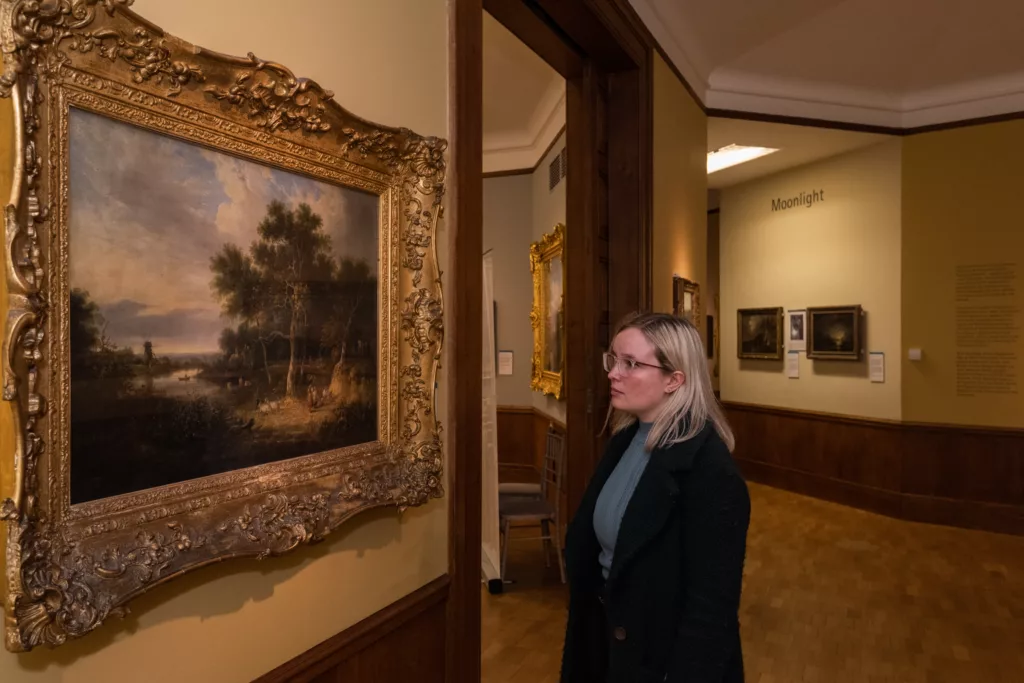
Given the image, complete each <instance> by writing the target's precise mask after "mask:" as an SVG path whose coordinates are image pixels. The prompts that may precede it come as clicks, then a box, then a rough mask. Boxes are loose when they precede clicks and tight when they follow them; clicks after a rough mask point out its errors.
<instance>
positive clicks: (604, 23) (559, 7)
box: [529, 0, 644, 72]
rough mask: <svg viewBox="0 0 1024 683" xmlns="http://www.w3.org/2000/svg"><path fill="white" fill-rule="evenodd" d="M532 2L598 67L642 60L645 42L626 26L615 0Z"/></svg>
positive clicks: (623, 66) (617, 67)
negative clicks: (618, 14) (640, 40)
mask: <svg viewBox="0 0 1024 683" xmlns="http://www.w3.org/2000/svg"><path fill="white" fill-rule="evenodd" d="M529 4H530V5H531V6H532V7H533V10H534V12H536V13H537V14H538V15H539V16H541V17H543V18H544V19H546V21H547V23H548V24H549V25H552V26H555V27H557V29H558V30H559V31H560V32H561V33H562V34H563V35H564V36H565V37H566V39H567V40H568V41H570V42H571V43H572V44H573V45H575V46H577V47H578V49H579V52H580V54H582V55H585V59H586V61H589V62H591V63H592V64H593V66H595V67H597V68H598V69H600V70H602V71H606V72H614V71H620V70H624V69H630V68H633V67H635V66H636V65H637V64H639V63H640V61H639V60H640V59H641V56H640V55H641V53H642V52H643V50H644V45H643V43H642V42H639V41H637V40H635V37H634V36H632V35H631V34H630V33H629V32H628V30H624V27H623V25H622V19H621V17H618V16H616V14H617V12H618V10H617V8H616V6H615V5H616V1H615V0H591V2H565V0H529Z"/></svg>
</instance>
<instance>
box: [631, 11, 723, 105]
mask: <svg viewBox="0 0 1024 683" xmlns="http://www.w3.org/2000/svg"><path fill="white" fill-rule="evenodd" d="M629 4H630V5H632V7H633V10H634V11H635V12H636V14H637V16H639V17H640V20H641V21H643V23H644V25H645V26H647V30H648V31H650V32H651V36H653V38H654V40H655V41H656V43H657V45H655V46H654V47H657V48H660V50H659V51H660V52H661V53H662V55H663V56H664V57H665V59H666V60H667V61H668V62H669V64H670V65H671V66H674V67H675V68H676V71H678V72H679V75H680V76H682V77H683V82H684V84H685V85H688V86H689V87H690V90H692V91H693V94H694V95H695V96H696V97H697V102H698V104H700V105H701V106H703V105H704V101H705V99H706V97H707V91H708V74H707V72H706V71H704V70H702V69H700V68H698V66H697V63H699V59H696V58H695V57H694V56H692V55H689V54H687V52H686V50H685V49H683V46H681V45H680V44H679V42H678V41H677V40H676V39H675V36H673V35H672V32H671V31H669V30H668V28H667V27H666V26H665V21H664V20H663V19H662V18H661V15H660V14H659V13H658V12H657V10H655V9H654V8H653V7H652V6H651V4H650V2H648V0H629Z"/></svg>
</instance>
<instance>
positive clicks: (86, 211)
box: [70, 109, 378, 355]
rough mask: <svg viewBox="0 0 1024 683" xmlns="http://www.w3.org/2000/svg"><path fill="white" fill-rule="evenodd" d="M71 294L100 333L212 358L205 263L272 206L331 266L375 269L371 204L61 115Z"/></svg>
mask: <svg viewBox="0 0 1024 683" xmlns="http://www.w3.org/2000/svg"><path fill="white" fill-rule="evenodd" d="M70 157H71V169H70V170H71V173H70V190H71V192H70V195H71V196H70V200H71V201H70V207H71V210H70V251H71V259H70V260H71V264H70V270H71V273H70V277H71V286H72V287H76V288H80V289H84V290H87V291H88V292H89V295H90V297H91V298H92V300H93V301H95V302H96V303H97V304H98V305H99V306H100V312H101V314H102V315H103V317H104V318H105V319H106V321H107V330H106V333H107V336H108V337H110V339H111V341H112V342H113V343H115V344H117V345H119V346H132V347H134V348H135V350H136V352H138V351H140V350H141V348H142V342H143V341H144V340H145V339H151V340H152V342H153V346H154V351H155V352H156V353H157V354H158V355H163V354H176V353H203V352H214V351H216V350H217V340H218V337H219V335H220V332H221V330H222V329H223V328H224V327H226V326H229V325H233V324H234V323H233V322H232V321H228V320H225V319H222V318H221V315H220V304H219V303H218V301H217V299H216V298H215V296H214V294H213V291H212V289H211V286H210V283H211V280H212V273H211V271H210V257H211V256H213V255H214V254H215V253H217V252H218V251H220V249H221V248H222V246H223V245H224V244H225V243H233V244H236V245H238V246H239V247H241V248H242V249H243V250H245V251H248V248H249V245H250V244H251V243H252V242H253V241H254V240H255V239H256V237H257V235H256V227H257V226H258V225H259V223H260V221H261V220H262V218H263V216H264V215H265V214H266V207H267V204H268V203H270V201H271V200H273V199H278V200H281V201H283V202H284V203H285V204H287V205H290V206H297V205H298V204H299V203H300V202H306V203H308V204H309V205H310V207H312V209H313V211H314V212H315V213H317V214H319V215H320V216H321V217H322V218H323V222H324V224H323V229H324V231H325V232H326V233H327V234H328V235H329V236H330V238H331V246H332V252H333V254H334V256H335V258H338V257H340V256H349V257H351V258H362V259H365V260H366V262H367V263H368V264H369V265H370V267H371V269H372V271H373V272H374V273H376V271H377V225H378V223H377V220H378V219H377V216H378V208H377V202H378V200H377V197H375V196H373V195H369V194H365V193H362V192H358V191H355V190H350V189H344V188H340V187H337V186H334V185H330V184H328V183H323V182H320V181H316V180H312V179H310V178H306V177H303V176H299V175H296V174H292V173H288V172H284V171H280V170H276V169H271V168H268V167H266V166H262V165H259V164H255V163H253V162H250V161H245V160H242V159H238V158H236V157H232V156H229V155H227V154H222V153H219V152H214V151H211V150H207V149H204V148H202V147H199V146H197V145H193V144H190V143H186V142H181V141H178V140H175V139H173V138H170V137H166V136H163V135H159V134H157V133H152V132H149V131H146V130H143V129H140V128H137V127H135V126H130V125H128V124H123V123H120V122H116V121H112V120H110V119H107V118H104V117H101V116H98V115H96V114H92V113H88V112H84V111H81V110H78V109H72V116H71V152H70Z"/></svg>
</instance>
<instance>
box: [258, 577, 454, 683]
mask: <svg viewBox="0 0 1024 683" xmlns="http://www.w3.org/2000/svg"><path fill="white" fill-rule="evenodd" d="M449 583H450V580H449V577H448V576H447V575H445V576H442V577H441V578H439V579H436V580H435V581H432V582H431V583H429V584H427V585H426V586H424V587H423V588H420V589H419V590H417V591H415V592H414V593H411V594H409V595H407V596H405V597H404V598H402V599H401V600H399V601H398V602H395V603H393V604H391V605H389V606H388V607H385V608H384V609H382V610H381V611H379V612H377V613H376V614H374V615H372V616H370V617H368V618H366V619H364V620H363V621H361V622H359V623H358V624H356V625H355V626H352V627H351V628H348V629H346V630H344V631H342V632H341V633H338V634H337V635H335V636H333V637H331V638H330V639H328V640H325V641H324V642H322V643H320V644H319V645H315V646H314V647H312V648H310V649H309V650H307V651H306V652H304V653H302V654H301V655H299V656H298V657H296V658H294V659H292V660H290V661H288V662H285V663H284V664H282V665H281V666H279V667H277V668H276V669H274V670H273V671H271V672H269V673H267V674H264V675H263V676H261V677H259V678H257V679H256V680H255V681H254V682H253V683H309V682H315V683H328V682H333V681H373V682H374V683H400V682H401V683H405V681H411V680H415V681H417V683H443V681H444V680H445V676H444V672H445V607H446V604H447V602H448V590H449Z"/></svg>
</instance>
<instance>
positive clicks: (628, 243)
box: [456, 0, 652, 680]
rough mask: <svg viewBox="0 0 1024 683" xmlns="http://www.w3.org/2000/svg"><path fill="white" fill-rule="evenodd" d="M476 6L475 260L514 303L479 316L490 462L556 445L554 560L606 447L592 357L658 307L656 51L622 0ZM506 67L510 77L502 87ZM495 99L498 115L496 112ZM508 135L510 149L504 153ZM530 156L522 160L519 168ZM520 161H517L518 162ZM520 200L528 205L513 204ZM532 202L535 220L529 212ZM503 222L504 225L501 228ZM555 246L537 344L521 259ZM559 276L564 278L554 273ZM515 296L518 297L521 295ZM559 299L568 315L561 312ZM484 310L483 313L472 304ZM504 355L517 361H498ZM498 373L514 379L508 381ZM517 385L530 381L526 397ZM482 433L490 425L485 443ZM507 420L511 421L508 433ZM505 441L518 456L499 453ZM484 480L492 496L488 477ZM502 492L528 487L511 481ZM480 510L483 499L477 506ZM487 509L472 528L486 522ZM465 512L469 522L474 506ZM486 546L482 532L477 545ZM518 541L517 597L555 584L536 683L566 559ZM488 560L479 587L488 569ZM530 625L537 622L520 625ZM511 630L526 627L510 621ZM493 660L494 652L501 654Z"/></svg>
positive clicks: (551, 661)
mask: <svg viewBox="0 0 1024 683" xmlns="http://www.w3.org/2000/svg"><path fill="white" fill-rule="evenodd" d="M483 9H484V10H486V13H485V15H484V17H483V22H482V24H483V25H482V31H481V33H482V43H481V46H482V54H483V62H484V79H485V82H484V87H483V96H484V101H483V103H482V104H483V112H482V114H483V115H482V117H481V118H482V121H481V124H482V130H481V131H480V133H478V134H479V135H481V137H482V138H483V140H482V142H483V147H484V150H483V152H484V153H483V162H484V168H483V171H484V174H485V179H484V180H485V184H484V185H483V187H482V192H481V194H482V203H483V207H482V208H483V212H482V213H483V221H482V223H483V224H484V232H485V235H484V240H483V245H482V246H483V249H481V252H485V253H486V254H487V256H485V257H484V258H485V262H484V264H483V270H484V271H485V273H486V271H487V270H488V261H487V257H488V256H489V257H490V261H489V263H490V270H491V278H492V279H491V283H492V285H491V286H493V287H494V288H495V291H498V290H504V291H510V287H509V285H508V282H507V281H506V280H505V279H503V276H502V274H501V272H502V271H506V272H507V269H509V268H511V269H518V270H516V271H515V275H514V276H510V277H513V281H512V282H513V284H512V285H511V288H514V291H515V292H516V294H517V299H518V303H508V302H506V303H505V304H504V305H503V303H502V302H501V300H500V299H501V298H505V296H506V294H503V293H502V294H500V296H499V297H498V300H496V301H495V303H496V304H497V305H496V306H492V307H490V308H482V309H478V310H482V312H483V318H484V321H485V322H487V320H488V317H489V316H490V319H491V323H490V324H491V325H492V326H493V329H487V327H484V326H481V329H482V330H483V335H484V338H485V341H484V348H483V353H484V355H485V357H486V358H485V367H484V382H483V389H484V405H485V408H486V406H487V400H488V399H487V385H488V377H487V365H488V364H490V366H491V368H492V370H493V374H492V377H491V379H492V381H493V384H494V388H493V394H492V396H493V397H492V399H491V400H492V401H493V402H494V404H495V405H494V408H493V412H494V425H493V436H492V438H493V440H494V441H495V445H496V446H497V447H498V449H499V454H498V458H499V459H501V460H503V461H506V462H508V461H513V462H512V463H510V464H523V465H527V466H531V467H532V468H533V470H534V472H535V473H537V472H538V470H540V471H543V470H544V468H545V465H546V464H547V463H546V462H545V456H546V455H548V454H549V453H550V451H551V448H550V447H549V443H550V441H551V437H560V440H561V444H560V448H561V449H562V452H563V453H564V461H563V462H562V463H561V465H560V466H561V468H562V479H561V481H560V484H559V485H558V487H557V488H559V489H561V490H560V491H558V492H557V496H556V497H557V499H558V500H559V501H560V502H561V503H562V505H561V506H560V519H559V522H558V524H557V527H558V528H556V529H552V530H551V534H552V536H553V537H552V538H551V539H550V540H551V543H550V545H551V546H552V552H554V553H557V549H558V547H559V546H561V545H562V543H561V540H562V538H563V537H564V528H565V523H566V522H567V521H568V520H569V519H570V518H571V516H572V514H573V512H574V511H575V509H576V507H577V506H578V504H579V502H580V500H581V498H582V495H583V492H584V490H585V488H586V485H587V482H588V481H589V478H590V476H591V474H592V472H593V470H594V466H595V465H596V463H597V460H598V459H599V457H600V455H601V453H602V451H603V447H604V437H603V435H602V434H601V428H602V425H603V423H604V417H605V414H606V412H607V407H608V388H607V378H606V376H605V373H604V372H603V370H602V369H601V366H600V362H599V361H600V354H601V352H602V351H604V350H605V349H606V348H607V346H608V344H609V341H610V335H611V330H612V327H613V326H614V324H615V322H616V320H617V319H618V318H620V317H622V316H624V315H625V314H627V313H628V312H630V311H633V310H636V309H638V308H649V307H650V303H651V293H650V292H651V286H650V274H649V272H648V264H649V262H650V258H649V250H650V243H651V239H650V233H651V218H650V214H651V183H652V178H651V175H652V165H651V157H652V149H651V147H652V141H651V125H652V121H651V108H652V102H651V54H652V43H651V42H650V40H649V37H648V36H646V33H645V32H644V31H643V30H642V25H641V24H640V22H639V19H637V18H636V16H635V14H634V13H633V12H632V10H631V9H630V8H629V6H628V4H627V3H623V2H617V1H615V0H604V1H600V2H592V3H587V4H582V3H580V4H578V5H573V6H568V5H567V4H566V3H559V2H545V1H540V2H534V1H529V2H527V1H526V0H485V2H484V3H483ZM456 40H458V37H456ZM492 41H493V42H494V43H495V44H498V43H501V44H503V45H505V47H506V48H508V51H509V54H512V55H516V54H518V57H513V58H508V61H509V62H510V64H506V63H502V62H501V60H500V59H498V58H497V57H495V56H494V55H490V56H489V55H488V50H489V49H490V48H493V47H494V45H489V44H488V43H490V42H492ZM512 41H515V43H513V42H512ZM492 58H493V59H494V60H495V64H494V66H495V67H496V68H495V70H494V71H495V73H498V74H499V75H497V77H496V80H497V81H498V82H497V83H491V82H488V81H489V80H490V79H492V78H495V73H491V74H488V69H489V66H488V64H489V62H488V59H492ZM523 64H526V65H528V68H527V69H526V70H527V71H531V70H532V72H535V74H534V75H535V79H534V81H530V82H528V83H520V82H518V81H517V80H516V79H517V76H515V75H514V73H515V72H516V70H515V69H514V68H513V67H514V66H516V65H518V66H520V67H522V66H523ZM502 69H505V72H504V76H502V75H500V74H501V72H502V71H501V70H502ZM502 81H504V82H502ZM513 91H522V92H524V93H527V94H529V93H530V92H532V97H533V98H534V100H533V102H530V101H528V98H527V95H523V96H522V98H521V99H517V100H516V102H514V103H508V100H509V96H510V94H511V93H512V92H513ZM546 97H547V98H548V99H545V98H546ZM491 98H493V101H492V99H491ZM502 98H504V102H505V103H504V104H500V102H501V101H502ZM558 99H561V100H562V101H561V103H559V104H558V106H557V107H555V110H558V109H559V108H560V110H561V112H564V113H558V114H555V115H554V116H552V115H551V113H550V111H551V109H550V105H551V103H553V102H556V101H557V100H558ZM541 101H545V102H546V103H547V104H548V105H549V110H548V111H544V110H543V107H542V106H540V105H539V104H538V103H539V102H541ZM494 102H499V104H494ZM517 127H518V128H520V129H526V130H529V131H531V132H532V135H529V134H528V135H518V136H517V135H515V134H512V133H511V132H510V131H512V130H514V129H515V128H517ZM538 131H543V134H542V135H541V134H538ZM502 138H504V144H499V141H500V140H502ZM517 138H518V139H519V141H520V142H519V144H517V143H516V139H517ZM517 147H519V148H520V149H516V148H517ZM538 152H540V154H538ZM523 156H525V157H527V158H526V159H525V160H522V157H523ZM517 158H518V159H520V160H519V161H518V162H516V161H513V159H517ZM499 161H502V162H503V163H499ZM517 192H518V193H519V194H518V195H517V194H516V193H517ZM516 196H519V197H520V198H521V199H520V200H519V201H518V202H517V201H516V200H515V199H514V197H516ZM527 201H528V202H529V203H530V208H529V211H523V206H522V205H523V204H525V203H526V202H527ZM489 221H490V225H488V222H489ZM496 223H500V224H501V225H503V226H504V227H503V228H499V229H495V224H496ZM499 233H500V234H499ZM559 240H560V241H561V252H560V255H559V257H558V258H548V259H546V260H545V263H544V265H543V266H542V269H543V270H544V272H545V274H546V275H547V276H548V278H549V281H550V280H561V282H562V285H563V287H564V289H563V291H562V292H561V297H557V296H551V290H552V289H553V288H551V287H550V282H549V283H546V284H545V283H543V282H542V284H541V286H540V287H539V289H541V290H542V291H541V293H540V296H539V297H538V301H540V302H547V304H548V305H547V306H546V308H545V307H541V309H542V310H541V311H540V313H539V314H538V313H535V314H534V317H538V315H539V317H541V318H542V319H543V320H541V321H540V322H541V328H542V329H541V332H540V333H538V334H537V335H536V336H537V339H535V337H534V328H533V326H532V325H531V322H530V314H531V313H534V299H535V295H534V290H536V289H538V286H537V285H536V284H535V282H534V280H535V277H534V273H531V272H530V247H531V246H534V245H538V247H536V249H539V250H540V251H543V250H544V246H543V245H545V244H552V243H554V242H557V241H559ZM536 249H535V250H536ZM549 256H550V255H549ZM506 259H507V262H506ZM559 266H561V269H562V277H559V276H558V273H557V271H558V268H559ZM535 272H536V270H535ZM485 282H486V280H485ZM516 282H518V285H517V284H516ZM486 286H487V285H486V284H485V287H486ZM524 287H525V288H527V290H528V291H527V292H523V291H522V290H523V288H524ZM486 296H487V294H486V293H485V297H486ZM559 298H560V299H561V304H562V305H561V306H558V304H557V301H558V299H559ZM481 304H486V301H484V300H481ZM527 307H528V308H527ZM517 309H518V310H517ZM549 323H550V324H549ZM548 327H551V328H552V329H551V330H548V329H547V328H548ZM488 335H490V336H488ZM491 339H494V340H495V343H494V345H492V342H491V341H490V340H491ZM538 343H539V344H540V347H538ZM507 347H511V348H507ZM548 347H551V348H548ZM568 350H571V352H567V351H568ZM507 351H511V352H512V353H511V354H509V353H503V352H507ZM549 352H550V353H549ZM535 355H539V356H540V357H539V359H538V362H539V364H540V366H541V370H542V372H541V373H540V374H541V375H543V377H541V378H540V381H537V380H538V378H537V377H535V373H534V372H533V365H534V363H533V358H534V356H535ZM549 371H550V372H549ZM507 372H511V374H502V373H507ZM517 377H520V378H523V379H526V380H527V382H528V384H527V386H525V387H524V386H523V384H524V382H519V381H517V380H516V378H517ZM510 386H513V387H514V388H511V389H509V388H508V387H510ZM499 387H500V391H501V392H502V393H503V394H505V395H508V392H509V391H511V392H513V393H514V392H516V391H518V392H521V393H519V394H518V397H519V398H518V399H509V400H508V405H503V406H502V408H503V410H502V414H501V415H500V416H499V415H498V410H497V407H498V403H499V399H498V393H499ZM504 402H505V401H502V403H504ZM507 408H513V410H507ZM515 409H518V412H516V410H515ZM486 421H487V418H486V416H485V424H484V434H485V438H484V442H485V444H486V439H487V431H488V427H487V424H486ZM500 421H504V423H505V427H504V429H501V426H500V425H499V422H500ZM554 440H555V441H558V440H559V438H555V439H554ZM502 441H504V442H505V445H503V444H502ZM513 442H514V444H515V445H508V444H509V443H513ZM506 454H507V455H506ZM506 457H507V459H508V460H506ZM516 460H518V461H521V462H519V463H516V462H514V461H516ZM482 474H484V480H485V485H486V483H487V480H488V476H487V472H486V471H484V472H482ZM503 483H522V484H530V483H534V482H530V481H523V482H515V481H510V480H508V479H506V480H505V481H504V482H503ZM538 483H539V482H538ZM486 499H487V496H486V495H485V496H484V505H486V504H487V502H486ZM480 512H481V518H483V515H484V514H485V513H487V511H486V510H481V511H480ZM466 514H471V512H470V510H469V509H468V508H467V510H466ZM490 514H491V518H492V519H493V513H490ZM486 524H492V523H491V522H488V521H485V525H486ZM492 528H493V527H492ZM487 533H488V529H487V528H486V526H485V528H484V536H485V539H484V540H485V543H484V545H485V547H486V545H487V543H486V536H487ZM527 533H529V532H527ZM533 535H534V536H537V535H539V534H537V533H536V532H534V534H533ZM512 538H513V541H512V543H511V544H510V545H509V555H508V557H507V558H506V564H505V567H506V571H505V578H506V579H512V577H515V579H514V580H515V581H516V582H517V583H516V584H515V586H516V589H515V590H518V589H519V588H521V587H524V586H526V585H527V584H526V583H525V581H526V579H527V578H528V577H530V578H533V579H536V580H537V585H539V586H542V587H545V586H550V587H551V593H550V595H551V598H550V600H549V601H547V602H546V603H545V604H546V606H547V607H549V608H550V609H551V610H552V614H551V615H550V618H549V617H548V616H545V617H544V618H543V619H541V621H542V622H543V623H545V624H547V625H548V626H547V628H545V629H543V630H535V631H532V632H531V637H532V638H535V639H536V642H535V643H534V647H533V648H532V651H531V662H534V664H532V665H531V666H532V667H536V671H534V673H535V674H536V677H537V678H539V679H540V680H545V679H547V678H551V677H552V676H555V675H557V670H558V662H559V659H560V652H561V642H562V636H563V631H562V627H560V625H559V623H560V620H559V619H558V618H557V613H562V614H564V609H565V590H564V584H563V582H562V576H561V571H560V567H559V562H558V558H557V555H555V556H549V558H550V566H549V564H548V562H547V561H546V558H545V555H544V553H545V548H544V544H543V543H542V542H541V541H540V540H539V539H538V540H535V541H527V542H525V543H523V544H522V545H521V547H522V555H521V556H520V555H517V554H516V553H517V552H518V551H517V546H518V545H519V544H517V543H516V542H515V537H514V536H513V537H512ZM467 550H468V548H467ZM485 553H486V550H485ZM531 553H532V554H533V556H532V557H531V556H530V554H531ZM477 558H479V555H478V556H477ZM467 560H468V553H467ZM477 561H479V559H477ZM484 562H485V578H486V573H487V571H486V563H487V560H486V559H485V561H484ZM499 562H500V559H499ZM467 566H468V562H467ZM492 574H493V569H492ZM499 585H500V586H501V587H502V588H505V587H506V586H507V584H499ZM480 590H481V591H482V593H483V595H482V599H483V600H484V601H486V602H485V604H484V608H485V609H484V613H485V619H487V618H491V617H495V614H494V613H493V612H492V613H490V614H488V612H487V607H488V605H491V604H503V605H509V604H512V602H514V601H513V600H507V599H506V598H511V597H513V596H511V595H509V594H506V595H488V594H487V590H486V588H482V589H480ZM508 590H509V593H511V592H512V589H508ZM503 599H504V601H503ZM491 601H495V602H491ZM499 601H503V602H499ZM520 616H523V617H524V618H526V617H525V615H520ZM536 617H537V615H536V614H534V615H533V617H529V618H536ZM495 618H498V619H500V618H501V616H500V615H498V616H497V617H495ZM511 618H512V619H515V620H517V621H518V624H519V627H521V625H522V622H521V620H519V618H518V617H516V616H515V615H511ZM562 623H564V621H563V622H562ZM490 626H492V624H487V623H485V626H484V638H483V640H484V642H483V644H482V645H483V647H482V650H483V652H485V653H487V652H488V648H491V654H492V655H494V654H495V653H494V648H495V642H494V641H493V639H492V638H491V637H490V636H489V634H488V630H489V627H490ZM497 647H498V648H499V649H500V643H499V644H498V645H497ZM510 652H514V650H510V651H506V652H505V653H504V654H501V653H498V654H497V655H496V656H497V657H498V658H505V659H507V660H509V663H510V664H511V665H512V666H516V665H522V664H523V662H522V661H518V659H517V658H516V657H514V656H512V655H511V654H510ZM531 671H532V669H531ZM483 673H484V675H483V680H491V679H492V678H494V677H493V676H492V675H489V674H493V673H494V672H493V671H484V672H483ZM523 673H525V672H522V671H520V672H519V674H518V675H522V674H523ZM500 677H501V676H500V674H499V675H498V678H500ZM495 680H497V679H495ZM552 680H554V678H552Z"/></svg>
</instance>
